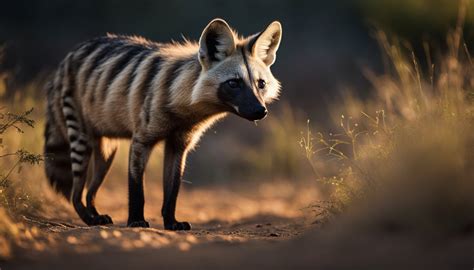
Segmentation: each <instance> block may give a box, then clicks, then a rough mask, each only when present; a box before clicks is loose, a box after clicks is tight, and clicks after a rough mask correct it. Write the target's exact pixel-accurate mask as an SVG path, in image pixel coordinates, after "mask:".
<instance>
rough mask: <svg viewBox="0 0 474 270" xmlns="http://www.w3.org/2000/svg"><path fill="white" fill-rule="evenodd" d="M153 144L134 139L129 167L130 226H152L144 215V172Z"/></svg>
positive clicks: (128, 223)
mask: <svg viewBox="0 0 474 270" xmlns="http://www.w3.org/2000/svg"><path fill="white" fill-rule="evenodd" d="M152 148H153V145H150V144H145V143H142V142H140V141H139V140H136V139H132V143H131V145H130V153H129V161H128V162H129V163H128V165H129V169H128V222H127V226H128V227H150V225H149V224H148V222H146V221H145V217H144V206H145V196H144V194H143V172H144V171H145V166H146V164H147V162H148V158H149V157H150V153H151V150H152Z"/></svg>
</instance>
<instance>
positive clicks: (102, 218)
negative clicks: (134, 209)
mask: <svg viewBox="0 0 474 270" xmlns="http://www.w3.org/2000/svg"><path fill="white" fill-rule="evenodd" d="M86 224H87V225H89V226H97V225H108V224H113V221H112V218H111V217H109V216H108V215H96V216H92V217H89V218H88V219H87V220H86Z"/></svg>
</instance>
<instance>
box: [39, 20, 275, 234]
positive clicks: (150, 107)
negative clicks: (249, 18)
mask: <svg viewBox="0 0 474 270" xmlns="http://www.w3.org/2000/svg"><path fill="white" fill-rule="evenodd" d="M280 39H281V26H280V24H279V23H278V22H274V23H272V24H270V25H269V26H268V27H267V28H266V29H265V30H264V31H263V32H261V33H259V34H256V35H254V36H251V37H248V38H240V37H238V36H237V34H236V33H235V32H234V31H233V30H231V29H230V28H229V26H228V25H227V23H226V22H225V21H223V20H221V19H216V20H213V21H212V22H211V23H209V25H208V26H207V27H206V28H205V29H204V31H203V33H202V35H201V38H200V41H199V43H194V42H189V41H185V42H183V43H168V44H161V43H155V42H151V41H148V40H145V39H143V38H141V37H128V36H116V35H108V36H105V37H100V38H96V39H93V40H90V41H87V42H85V43H82V44H80V45H79V46H78V47H77V48H76V49H75V50H73V51H72V52H71V53H69V54H68V55H67V56H66V58H65V59H64V60H63V61H62V63H61V64H60V66H59V68H58V70H57V72H56V73H55V76H54V78H53V79H52V80H51V82H50V83H49V84H48V96H47V99H48V112H47V122H46V130H45V139H46V143H45V153H46V154H47V155H48V156H49V158H48V160H47V162H46V173H47V176H48V178H49V180H50V182H51V184H52V185H53V186H54V187H55V188H56V189H57V190H58V191H60V192H61V193H62V194H64V195H65V196H66V197H68V198H70V200H71V201H72V203H73V205H74V207H75V210H76V211H77V213H78V214H79V216H80V217H81V219H82V220H83V221H84V222H85V223H87V224H89V225H96V224H108V223H111V222H112V219H111V218H110V217H109V216H107V215H100V214H99V213H98V212H97V210H96V209H95V206H94V198H95V193H96V192H97V190H98V188H99V187H100V184H101V183H102V181H103V179H104V177H105V175H106V174H107V171H108V169H109V167H110V165H111V163H112V160H113V157H114V155H115V149H113V150H112V152H111V153H110V154H108V155H107V154H106V153H105V151H104V149H103V147H104V143H103V139H104V138H128V139H131V147H130V160H129V220H128V225H129V226H144V227H146V226H148V223H147V222H146V221H145V219H144V216H143V207H144V196H143V172H144V170H145V166H146V162H147V160H148V157H149V154H150V152H151V149H152V148H153V146H154V145H155V144H156V143H158V142H160V141H165V164H164V174H163V181H164V202H163V208H162V215H163V218H164V225H165V228H166V229H171V230H182V229H184V230H186V229H190V225H189V223H187V222H178V221H176V219H175V215H174V212H175V206H176V198H177V194H178V191H179V185H180V182H181V177H182V174H183V171H184V164H185V159H186V154H187V152H188V151H189V150H190V149H192V148H193V147H194V145H195V144H196V143H197V141H198V139H199V137H200V136H201V134H202V133H203V132H204V131H205V130H206V129H207V128H208V127H209V126H210V125H211V124H212V123H214V122H215V121H216V120H218V119H220V118H222V117H223V116H225V115H226V113H228V112H231V113H235V114H237V115H239V116H242V117H243V118H246V119H248V120H252V121H254V120H259V119H261V118H263V117H264V116H265V115H266V105H265V104H266V103H269V102H271V101H273V100H274V99H276V98H277V96H278V92H279V88H280V84H279V82H278V81H277V80H276V79H275V78H274V77H273V75H272V73H271V71H270V66H271V65H272V64H273V62H274V59H275V53H276V50H277V49H278V46H279V43H280ZM88 169H89V170H90V171H92V173H91V176H90V179H91V180H90V181H86V178H87V171H88ZM87 183H88V188H87V189H88V192H87V197H86V201H87V206H85V205H84V204H83V203H82V200H81V198H82V192H83V189H84V187H85V185H86V184H87Z"/></svg>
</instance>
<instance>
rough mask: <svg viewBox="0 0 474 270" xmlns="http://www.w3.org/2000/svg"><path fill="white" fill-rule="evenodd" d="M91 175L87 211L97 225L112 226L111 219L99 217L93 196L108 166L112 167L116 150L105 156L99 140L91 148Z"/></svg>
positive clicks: (105, 216)
mask: <svg viewBox="0 0 474 270" xmlns="http://www.w3.org/2000/svg"><path fill="white" fill-rule="evenodd" d="M93 149H94V150H93V154H92V156H93V161H94V162H93V164H94V166H93V175H92V179H91V181H90V183H89V186H88V188H87V196H86V202H87V209H89V211H90V212H91V213H92V215H94V216H95V219H97V222H99V224H112V223H113V222H112V218H111V217H110V216H108V215H100V214H99V213H98V212H97V209H96V208H95V196H96V194H97V191H98V190H99V188H100V186H101V185H102V183H103V181H104V179H105V176H106V175H107V172H108V171H109V169H110V165H112V161H113V160H114V157H115V153H116V152H117V148H114V149H113V150H112V152H111V153H110V155H109V156H108V157H106V156H105V154H104V152H103V149H102V140H101V139H99V140H97V141H96V142H95V145H94V147H93Z"/></svg>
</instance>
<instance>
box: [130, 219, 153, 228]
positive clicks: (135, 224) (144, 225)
mask: <svg viewBox="0 0 474 270" xmlns="http://www.w3.org/2000/svg"><path fill="white" fill-rule="evenodd" d="M127 227H132V228H134V227H141V228H150V224H148V222H146V221H145V220H139V221H132V222H128V224H127Z"/></svg>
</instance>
